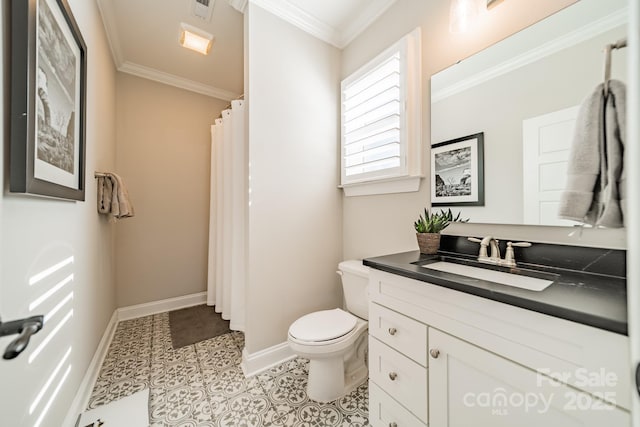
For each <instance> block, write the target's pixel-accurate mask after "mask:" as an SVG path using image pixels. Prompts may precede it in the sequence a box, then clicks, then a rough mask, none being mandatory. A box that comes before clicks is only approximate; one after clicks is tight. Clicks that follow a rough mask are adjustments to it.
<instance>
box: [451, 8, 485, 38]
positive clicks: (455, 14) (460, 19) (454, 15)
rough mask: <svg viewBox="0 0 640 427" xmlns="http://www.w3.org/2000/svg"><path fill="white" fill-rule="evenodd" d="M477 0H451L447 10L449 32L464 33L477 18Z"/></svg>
mask: <svg viewBox="0 0 640 427" xmlns="http://www.w3.org/2000/svg"><path fill="white" fill-rule="evenodd" d="M478 12H479V7H478V0H451V6H450V8H449V31H450V32H452V33H464V32H466V31H468V30H469V29H470V28H471V26H472V25H473V24H474V23H475V21H476V20H477V18H478Z"/></svg>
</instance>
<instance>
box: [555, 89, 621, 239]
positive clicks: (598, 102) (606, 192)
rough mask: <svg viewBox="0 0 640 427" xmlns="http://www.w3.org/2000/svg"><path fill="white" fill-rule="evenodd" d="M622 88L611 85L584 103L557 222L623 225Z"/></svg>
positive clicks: (577, 123) (596, 90) (579, 115)
mask: <svg viewBox="0 0 640 427" xmlns="http://www.w3.org/2000/svg"><path fill="white" fill-rule="evenodd" d="M625 114H626V87H625V85H624V83H622V82H620V81H617V80H611V81H610V82H609V94H608V95H607V97H606V99H605V97H604V92H603V85H602V84H600V85H598V86H597V87H596V89H595V90H594V92H593V93H592V94H591V95H590V96H589V97H588V98H587V99H586V100H585V101H584V102H583V103H582V105H581V107H580V111H579V113H578V118H577V120H576V128H575V133H574V138H573V144H572V147H571V154H570V157H569V165H568V176H567V186H566V189H565V191H564V192H563V194H562V198H561V200H560V209H559V213H558V216H559V217H560V218H564V219H569V220H573V221H578V222H583V223H586V224H591V225H596V226H603V227H611V228H618V227H623V226H624V208H625V200H624V199H625V194H626V193H625V188H624V186H625V179H624V168H623V154H624V142H625V138H626V135H625V125H626V123H625Z"/></svg>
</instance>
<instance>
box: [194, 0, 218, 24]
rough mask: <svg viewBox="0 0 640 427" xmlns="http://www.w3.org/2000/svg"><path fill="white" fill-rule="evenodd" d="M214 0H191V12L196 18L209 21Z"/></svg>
mask: <svg viewBox="0 0 640 427" xmlns="http://www.w3.org/2000/svg"><path fill="white" fill-rule="evenodd" d="M214 3H215V0H191V14H192V15H193V16H195V17H196V18H200V19H203V20H205V21H211V16H212V15H213V4H214Z"/></svg>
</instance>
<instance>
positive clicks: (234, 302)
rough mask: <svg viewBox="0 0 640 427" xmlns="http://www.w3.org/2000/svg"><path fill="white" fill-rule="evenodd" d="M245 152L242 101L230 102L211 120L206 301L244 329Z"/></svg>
mask: <svg viewBox="0 0 640 427" xmlns="http://www.w3.org/2000/svg"><path fill="white" fill-rule="evenodd" d="M247 169H248V168H247V157H246V138H245V109H244V101H242V100H235V101H232V102H231V108H230V109H228V110H224V111H223V112H222V118H220V119H217V120H216V121H215V125H213V126H211V196H210V210H209V268H208V278H207V305H213V306H215V310H216V312H218V313H222V318H223V319H225V320H230V328H231V329H233V330H236V331H244V324H245V296H244V295H245V277H246V273H245V255H246V252H245V248H246V233H245V230H246V215H247Z"/></svg>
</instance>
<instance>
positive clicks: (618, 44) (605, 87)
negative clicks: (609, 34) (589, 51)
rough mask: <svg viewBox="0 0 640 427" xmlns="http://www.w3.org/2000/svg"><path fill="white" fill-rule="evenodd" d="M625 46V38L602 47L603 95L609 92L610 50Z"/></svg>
mask: <svg viewBox="0 0 640 427" xmlns="http://www.w3.org/2000/svg"><path fill="white" fill-rule="evenodd" d="M623 47H627V39H626V38H624V39H620V40H618V41H617V42H615V43H610V44H608V45H605V47H604V83H603V90H604V95H605V96H607V95H608V94H609V80H610V79H611V51H612V50H614V49H622V48H623Z"/></svg>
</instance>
